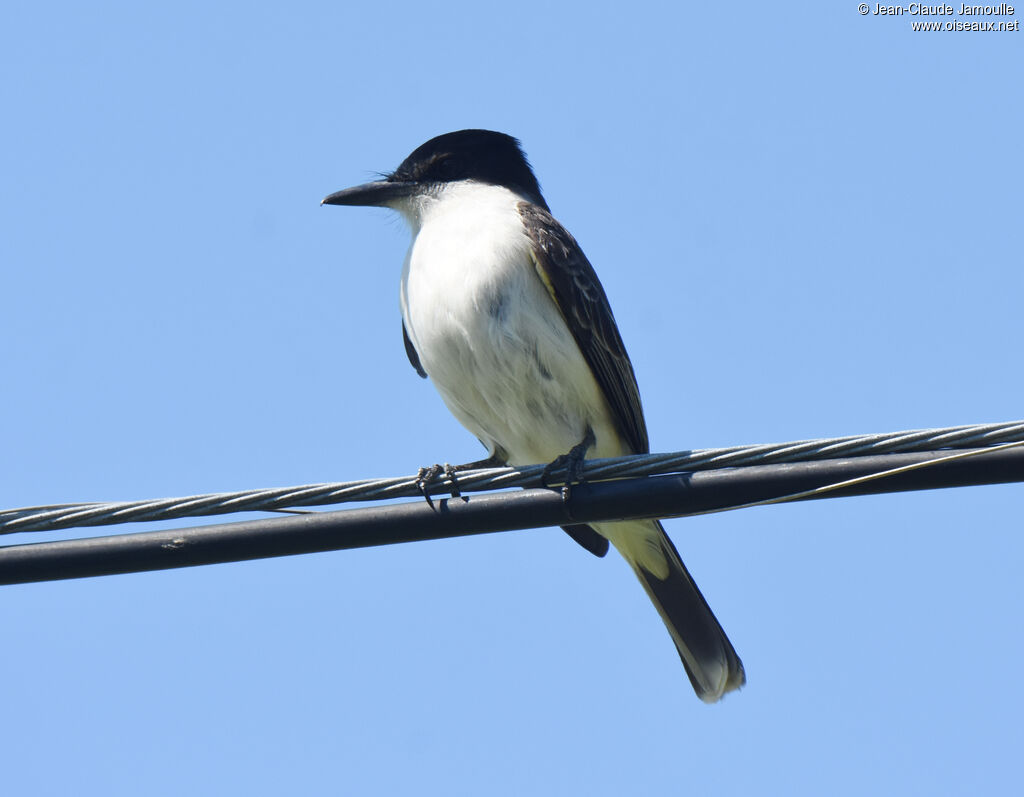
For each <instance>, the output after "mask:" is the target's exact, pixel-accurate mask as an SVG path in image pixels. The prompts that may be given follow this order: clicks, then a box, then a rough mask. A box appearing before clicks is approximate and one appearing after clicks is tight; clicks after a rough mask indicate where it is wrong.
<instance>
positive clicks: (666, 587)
mask: <svg viewBox="0 0 1024 797" xmlns="http://www.w3.org/2000/svg"><path fill="white" fill-rule="evenodd" d="M657 525H658V531H659V532H660V533H661V543H662V547H663V549H664V551H665V557H666V559H667V560H668V563H669V572H668V577H667V578H665V579H659V578H658V577H657V576H656V575H654V574H653V573H651V572H649V571H648V570H647V569H645V568H644V567H643V565H641V564H638V563H635V562H632V561H630V564H632V565H633V570H634V571H635V572H636V574H637V576H638V577H639V579H640V583H641V584H643V585H644V589H645V590H647V594H648V596H650V599H651V601H652V602H653V603H654V605H655V607H656V608H657V609H658V613H659V614H660V615H661V619H662V620H664V621H665V625H666V626H667V627H668V631H669V634H671V635H672V640H673V641H674V642H675V643H676V649H677V650H678V651H679V658H681V659H682V660H683V666H684V667H685V668H686V674H687V675H688V676H689V677H690V683H691V684H693V689H694V691H695V692H696V693H697V697H699V698H700V699H701V700H703V701H704V702H706V703H714V702H715V701H717V700H719V699H720V698H721V697H722V695H724V694H725V693H726V692H730V691H732V690H733V689H739V688H740V687H741V686H743V684H744V683H746V675H745V674H744V672H743V663H742V662H741V661H740V657H739V656H737V655H736V651H735V650H734V649H733V646H732V643H731V642H730V641H729V638H728V637H727V636H726V635H725V631H723V630H722V626H721V625H719V623H718V620H717V619H716V618H715V615H714V614H713V613H712V611H711V607H710V606H708V603H707V601H706V600H704V596H703V595H701V594H700V590H699V589H697V585H696V584H695V583H694V582H693V579H692V578H691V577H690V574H689V573H688V572H687V570H686V567H685V566H684V565H683V560H682V559H681V558H680V557H679V553H678V551H676V548H675V546H674V545H673V544H672V541H671V540H670V539H669V538H668V535H667V534H665V530H664V529H663V528H662V526H661V524H660V523H658V524H657Z"/></svg>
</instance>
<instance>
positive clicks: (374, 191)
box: [320, 180, 416, 207]
mask: <svg viewBox="0 0 1024 797" xmlns="http://www.w3.org/2000/svg"><path fill="white" fill-rule="evenodd" d="M415 191H416V183H403V182H397V181H396V182H389V181H388V180H378V181H377V182H375V183H364V184H363V185H357V186H355V187H354V188H346V189H345V190H344V191H335V192H334V193H333V194H331V195H329V196H325V197H324V198H323V199H322V200H320V204H321V205H362V206H367V207H387V206H388V205H390V204H391V203H392V202H394V201H395V200H398V199H403V198H404V197H407V196H409V195H410V194H412V193H414V192H415Z"/></svg>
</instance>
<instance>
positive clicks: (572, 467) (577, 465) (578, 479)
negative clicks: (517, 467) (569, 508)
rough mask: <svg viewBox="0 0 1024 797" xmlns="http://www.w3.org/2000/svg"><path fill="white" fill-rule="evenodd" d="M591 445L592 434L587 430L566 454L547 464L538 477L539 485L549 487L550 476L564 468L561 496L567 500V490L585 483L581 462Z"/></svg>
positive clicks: (592, 440) (592, 443) (592, 442)
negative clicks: (581, 438)
mask: <svg viewBox="0 0 1024 797" xmlns="http://www.w3.org/2000/svg"><path fill="white" fill-rule="evenodd" d="M592 445H594V433H593V431H591V430H590V429H587V433H586V435H585V436H584V438H583V440H581V441H580V442H579V443H577V444H576V445H574V446H573V447H572V448H570V449H569V451H568V453H566V454H560V455H558V456H557V457H555V459H554V460H553V461H551V462H549V463H548V464H547V466H546V467H545V468H544V472H543V473H541V475H540V483H541V484H542V485H543V486H545V487H549V486H550V485H551V477H552V475H553V474H554V473H555V472H556V471H557V470H559V469H560V468H565V482H564V487H562V495H563V497H565V498H568V497H569V489H570V488H571V487H572V485H574V484H583V482H585V481H586V479H585V478H584V476H583V460H584V459H585V458H586V456H587V451H588V450H589V449H590V447H591V446H592Z"/></svg>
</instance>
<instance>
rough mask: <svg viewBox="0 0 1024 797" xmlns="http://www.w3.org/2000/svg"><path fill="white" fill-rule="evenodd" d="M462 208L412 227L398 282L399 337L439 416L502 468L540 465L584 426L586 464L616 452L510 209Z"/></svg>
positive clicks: (603, 409)
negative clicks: (437, 402) (439, 404)
mask: <svg viewBox="0 0 1024 797" xmlns="http://www.w3.org/2000/svg"><path fill="white" fill-rule="evenodd" d="M460 210H461V211H463V212H459V211H460ZM465 210H466V209H465V208H461V209H458V208H456V209H453V211H454V212H452V213H446V214H445V215H444V216H443V217H440V218H432V219H430V220H429V223H427V224H425V225H424V226H423V227H422V228H421V229H420V230H419V232H418V234H417V235H416V237H415V238H414V240H413V244H412V246H411V247H410V249H409V253H408V255H407V256H406V263H405V268H404V271H403V274H402V296H401V298H402V316H403V318H404V320H405V324H406V329H407V331H408V333H409V337H410V339H411V340H412V342H413V345H414V346H415V347H416V351H417V352H418V354H419V357H420V362H421V364H422V365H423V368H424V370H425V371H426V372H427V374H428V375H429V376H430V378H431V379H432V380H433V382H434V384H435V386H436V387H437V389H438V391H439V392H440V393H441V396H442V398H443V399H444V401H445V403H446V404H447V405H448V408H449V409H450V410H451V412H452V413H453V414H454V415H455V417H456V418H457V419H458V420H459V422H461V423H462V424H463V426H465V427H466V428H467V429H469V431H471V432H472V433H473V434H474V435H476V437H477V438H479V440H480V441H481V442H482V443H483V444H484V445H485V446H486V447H487V448H488V450H489V452H490V453H492V454H493V453H495V452H497V453H504V454H505V455H506V456H507V460H508V462H509V463H510V464H516V465H526V464H534V463H543V462H550V461H551V460H553V459H554V458H555V457H557V456H558V455H560V454H564V453H566V452H567V451H568V450H569V449H570V448H572V447H573V446H574V445H576V444H577V443H579V442H580V441H581V440H582V439H583V437H584V435H585V434H586V430H587V427H588V426H589V427H590V428H591V429H592V430H593V431H594V435H595V438H596V444H595V445H594V447H593V448H592V449H591V450H590V452H589V456H599V457H600V456H616V455H618V454H622V453H626V452H625V449H624V448H623V446H622V444H621V442H620V440H619V438H618V435H617V434H616V433H615V431H614V425H613V423H612V421H611V416H610V412H609V410H608V406H607V404H606V402H605V400H604V398H603V397H602V395H601V393H600V390H599V389H598V386H597V383H596V380H595V379H594V377H593V374H592V372H591V370H590V367H589V366H588V365H587V363H586V361H585V360H584V358H583V355H582V354H581V353H580V351H579V349H578V347H577V346H576V343H575V340H574V339H573V338H572V336H571V333H570V332H569V330H568V327H567V326H566V324H565V321H564V320H563V318H562V316H561V314H560V312H559V310H558V308H557V307H556V305H555V303H554V301H553V300H552V298H551V296H550V295H549V294H548V292H547V289H546V288H545V287H544V285H543V283H542V282H541V280H540V278H539V276H538V275H537V272H536V271H535V268H534V266H533V262H532V260H531V259H530V254H529V252H530V249H529V246H530V242H529V239H528V238H527V237H526V234H525V232H524V231H523V228H522V224H521V222H520V221H519V216H518V211H516V210H515V205H514V202H512V203H509V204H508V205H506V206H504V207H498V208H490V209H489V208H486V207H484V208H480V207H475V208H474V209H473V210H474V211H475V212H473V213H467V212H465ZM510 211H511V212H510Z"/></svg>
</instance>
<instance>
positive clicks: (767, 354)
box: [0, 2, 1024, 795]
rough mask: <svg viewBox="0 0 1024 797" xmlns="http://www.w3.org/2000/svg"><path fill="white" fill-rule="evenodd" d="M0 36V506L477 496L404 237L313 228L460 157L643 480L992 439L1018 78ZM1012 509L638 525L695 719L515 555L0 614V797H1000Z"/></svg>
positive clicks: (371, 556)
mask: <svg viewBox="0 0 1024 797" xmlns="http://www.w3.org/2000/svg"><path fill="white" fill-rule="evenodd" d="M1018 13H1019V12H1018ZM2 17H3V18H2V19H0V66H2V68H3V73H4V75H5V80H4V81H3V85H2V86H0V99H2V101H3V107H4V109H5V123H4V125H3V127H2V129H0V138H2V139H3V143H2V146H0V168H2V173H3V175H4V191H2V192H0V214H2V218H3V225H2V229H3V232H2V235H0V297H2V301H3V305H2V312H0V341H3V343H2V348H0V352H2V363H3V370H2V374H3V376H2V386H3V389H2V390H0V437H2V440H3V445H2V446H0V475H2V480H0V506H3V507H13V506H24V505H30V504H39V503H56V502H67V501H89V500H119V499H136V498H150V497H163V496H171V495H187V494H192V493H197V492H209V491H217V490H235V489H244V488H249V487H262V486H275V485H288V484H302V483H308V482H318V481H333V480H343V479H353V478H361V477H368V476H382V475H400V474H406V473H411V472H414V471H415V470H416V468H417V467H418V466H420V465H424V464H428V463H431V462H435V461H445V460H447V461H452V462H458V461H466V460H471V459H476V458H477V457H478V456H479V455H480V454H481V450H480V449H479V447H478V444H477V443H476V441H475V440H474V439H473V438H472V437H471V436H470V435H469V434H468V433H467V432H465V431H463V430H462V429H461V428H460V427H459V426H458V425H457V423H456V422H455V421H454V420H453V419H451V418H450V417H449V415H448V414H447V412H446V410H445V409H444V406H443V405H442V403H441V401H440V399H439V398H437V396H436V395H435V394H434V392H433V390H432V388H431V386H430V385H429V383H426V382H423V381H421V380H420V379H418V378H417V377H416V376H415V374H414V372H413V371H412V369H411V368H410V367H409V365H408V363H407V362H406V359H405V355H404V352H403V349H402V343H401V337H400V329H399V316H398V277H399V271H400V266H401V259H402V255H403V253H404V250H405V247H406V245H407V233H406V232H405V231H404V229H403V228H402V226H401V224H400V223H399V222H397V220H394V219H391V218H390V217H389V216H388V214H387V213H386V212H384V211H379V210H366V209H347V208H346V209H342V208H330V207H329V208H320V207H319V206H318V202H319V200H320V199H321V197H323V196H324V195H326V194H328V193H330V192H332V191H335V190H337V189H339V188H343V187H346V186H348V185H352V184H355V183H358V182H362V181H364V180H366V179H367V178H369V177H372V176H373V174H374V173H375V172H378V171H384V170H388V169H391V168H393V167H394V166H396V165H397V164H398V163H399V162H400V161H401V160H402V159H403V158H404V157H405V156H406V155H407V154H408V153H409V152H410V151H411V150H412V149H413V148H414V147H416V146H417V145H418V144H420V143H422V142H423V141H425V140H426V139H428V138H430V137H432V136H434V135H437V134H439V133H443V132H447V131H449V130H456V129H459V128H463V127H487V128H492V129H498V130H503V131H506V132H509V133H512V134H514V135H516V136H518V137H519V138H521V139H522V141H523V144H524V146H525V148H526V150H527V152H528V153H529V155H530V157H531V160H532V162H533V164H534V166H535V168H536V171H537V173H538V175H539V177H540V180H541V183H542V185H543V187H544V190H545V195H546V197H547V199H548V202H549V204H550V205H551V207H552V209H553V211H554V213H555V215H556V216H557V217H558V218H559V219H560V220H561V221H563V223H565V224H566V226H567V227H568V228H569V229H570V230H572V232H573V233H574V234H575V236H576V237H577V239H578V240H579V241H580V243H581V244H582V246H583V248H584V250H585V251H586V252H587V254H588V256H589V257H590V259H591V261H592V262H593V263H594V265H595V267H596V269H597V271H598V273H599V274H600V275H601V278H602V280H603V282H604V285H605V288H606V290H607V292H608V294H609V296H610V298H611V301H612V306H613V307H614V310H615V314H616V317H617V319H618V322H619V325H620V328H621V331H622V335H623V337H624V339H625V341H626V344H627V346H628V348H629V349H630V353H631V355H632V358H633V362H634V365H635V367H636V371H637V375H638V379H639V383H640V388H641V392H642V394H643V396H644V402H645V409H646V413H647V421H648V426H649V429H650V434H651V441H652V447H653V448H654V449H655V450H679V449H687V448H699V447H708V446H719V445H735V444H743V443H755V442H774V441H785V440H792V439H801V438H808V437H817V436H832V435H842V434H854V433H861V432H875V431H891V430H898V429H908V428H921V427H928V426H945V425H954V424H964V423H975V422H988V421H1001V420H1011V419H1016V418H1020V417H1021V416H1022V415H1024V411H1022V409H1021V402H1020V396H1021V395H1022V394H1024V376H1022V371H1021V369H1020V367H1019V356H1020V355H1019V342H1020V338H1021V332H1022V315H1021V309H1020V300H1021V296H1022V295H1024V272H1022V269H1021V240H1020V235H1021V232H1020V231H1021V209H1022V196H1021V192H1022V188H1021V186H1022V185H1024V179H1022V178H1024V174H1022V171H1024V170H1022V165H1021V158H1020V151H1019V149H1020V141H1021V140H1022V138H1024V130H1022V127H1024V125H1022V121H1024V112H1022V110H1021V103H1020V102H1019V93H1020V85H1021V78H1022V77H1024V69H1022V59H1021V54H1022V49H1021V45H1022V41H1024V40H1022V39H1021V38H1020V37H1021V35H1024V34H1021V33H1020V32H1010V33H973V32H972V33H954V32H949V33H947V32H939V33H934V32H930V33H915V32H912V31H911V29H910V23H911V18H910V17H902V18H890V17H879V16H875V15H871V14H869V15H867V16H862V15H860V14H858V12H857V8H856V4H855V3H853V2H843V3H828V4H822V3H810V2H804V3H800V2H794V3H790V4H786V5H782V6H779V5H777V4H763V3H748V4H743V3H741V4H727V5H718V6H713V5H712V4H706V5H705V6H701V7H693V8H687V7H684V6H681V5H680V4H667V3H666V4H652V3H632V4H629V5H626V6H624V5H621V4H616V5H611V4H606V5H602V4H595V3H587V4H562V5H557V6H553V5H552V4H548V3H542V4H534V3H529V2H524V3H517V4H515V5H514V6H508V5H498V6H482V5H480V4H478V3H472V4H471V3H438V4H394V3H390V4H376V5H372V4H369V3H364V4H359V5H357V6H353V5H349V4H338V3H323V4H303V3H300V4H292V5H289V6H287V7H285V6H283V5H281V6H279V7H272V6H262V5H260V4H237V5H233V4H222V5H219V6H216V7H212V8H211V7H209V6H207V5H200V4H189V3H185V4H177V5H175V6H174V7H173V8H172V7H170V6H167V7H150V6H145V5H143V6H140V5H139V4H121V5H118V4H90V5H82V4H66V3H61V2H57V3H49V4H45V5H39V4H37V5H34V6H28V5H24V6H22V7H20V8H6V9H5V10H4V12H3V13H2ZM1012 19H1016V17H1014V18H1012ZM1022 499H1024V488H1022V487H1021V486H1019V485H1011V486H1001V487H983V488H972V489H960V490H948V491H941V492H927V493H916V494H907V495H893V496H883V497H874V498H861V499H846V500H835V501H820V502H814V503H809V504H804V505H799V506H781V507H766V508H761V509H755V510H748V511H742V512H736V513H728V514H720V515H713V516H708V517H700V518H692V519H687V520H676V521H669V522H668V524H667V527H668V530H669V533H670V534H671V535H672V536H673V538H674V540H675V541H676V544H677V546H678V547H679V549H680V550H681V552H682V553H683V556H684V558H685V559H686V561H687V564H688V565H689V567H690V569H691V571H692V572H693V574H694V576H695V578H696V579H697V581H698V583H699V584H700V585H701V587H702V589H703V591H704V593H705V595H706V596H707V598H708V600H709V601H710V603H711V604H712V606H713V607H714V609H715V611H716V613H717V615H718V617H719V619H720V620H721V621H722V624H723V625H724V626H725V628H726V629H727V631H728V633H729V635H730V637H731V638H732V640H733V642H734V643H735V645H736V647H737V649H738V651H739V653H740V655H741V656H742V657H743V660H744V663H745V665H746V669H747V673H748V679H749V683H748V686H747V687H746V688H745V689H744V690H743V691H742V692H740V693H739V694H735V695H731V696H730V697H729V698H727V699H726V700H725V701H724V702H723V703H722V704H720V705H716V706H710V707H709V706H705V705H703V704H701V703H700V702H699V701H698V700H697V699H696V698H695V697H694V696H693V694H692V692H691V690H690V686H689V684H688V682H687V680H686V678H685V676H684V674H683V671H682V668H681V667H680V664H679V661H678V658H677V656H676V654H675V651H674V650H673V647H672V644H671V642H670V640H669V638H668V636H667V634H666V633H665V631H664V629H663V628H662V626H661V623H660V620H659V619H658V617H657V615H656V613H655V612H654V611H653V610H652V609H651V607H650V605H649V603H648V602H647V599H646V597H645V596H644V594H643V591H642V590H641V589H640V588H639V586H638V585H637V584H636V583H635V579H634V578H633V576H632V575H631V574H630V573H629V571H628V569H627V568H626V566H625V565H624V564H623V563H622V561H621V560H619V559H617V558H615V557H608V558H607V559H606V560H597V559H594V558H592V557H590V556H588V555H587V554H586V553H585V552H583V551H582V550H581V549H579V548H578V547H577V546H575V545H574V544H573V543H572V542H571V541H569V540H568V538H567V537H565V535H564V534H562V533H561V532H560V531H557V530H551V529H547V530H535V531H527V532H520V533H514V534H499V535H489V536H484V537H479V538H473V539H463V540H448V541H442V542H434V543H424V544H416V545H406V546H391V547H388V548H381V549H375V550H363V551H350V552H339V553H332V554H323V555H316V556H306V557H294V558H287V559H277V560H268V561H261V562H250V563H244V564H234V565H223V566H216V567H205V568H196V569H191V570H183V571H177V572H165V573H147V574H138V575H129V576H121V577H114V578H106V579H90V580H82V581H75V582H64V583H52V584H38V585H26V586H19V587H7V588H4V589H3V595H2V600H0V627H2V628H3V637H4V655H3V656H2V657H0V683H2V684H3V686H4V695H5V697H4V710H3V714H4V721H3V722H2V723H0V761H3V771H4V782H5V789H6V791H8V792H9V793H10V794H18V795H64V794H69V793H75V794H105V795H107V794H139V793H147V794H154V795H162V794H167V795H171V794H173V795H180V794H182V793H193V794H206V793H209V794H213V793H218V794H241V793H245V794H253V795H256V794H268V795H269V794H282V793H301V794H360V795H365V794H408V793H416V794H426V795H434V794H437V795H461V794H493V795H521V794H573V793H578V794H588V795H605V794H609V795H611V794H623V793H643V792H646V793H650V792H652V791H657V792H660V793H666V794H675V793H693V794H722V795H739V794H744V795H745V794H750V793H752V792H761V793H785V794H792V795H804V794H806V795H819V794H822V793H828V794H838V795H842V794H851V795H853V794H856V795H860V794H864V793H892V794H905V793H927V794H935V795H941V794H958V793H965V792H971V793H983V792H987V791H992V792H996V791H1005V790H1007V789H1008V788H1010V785H1011V784H1014V785H1016V784H1018V783H1019V773H1018V763H1017V758H1018V756H1019V751H1020V745H1021V741H1022V738H1021V732H1020V723H1019V717H1020V714H1021V712H1022V710H1024V688H1022V686H1021V681H1020V679H1019V678H1018V677H1017V674H1016V668H1017V663H1018V662H1019V661H1020V660H1021V658H1022V657H1024V644H1022V641H1021V633H1020V632H1021V624H1020V617H1021V610H1022V603H1024V601H1022V598H1021V594H1020V586H1019V573H1018V571H1019V563H1020V562H1021V559H1022V556H1024V541H1022V537H1021V534H1020V508H1021V502H1022ZM139 528H147V527H146V526H142V527H133V529H131V530H137V529H139ZM119 530H120V531H123V530H125V529H124V528H121V529H119ZM22 541H24V540H22Z"/></svg>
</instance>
